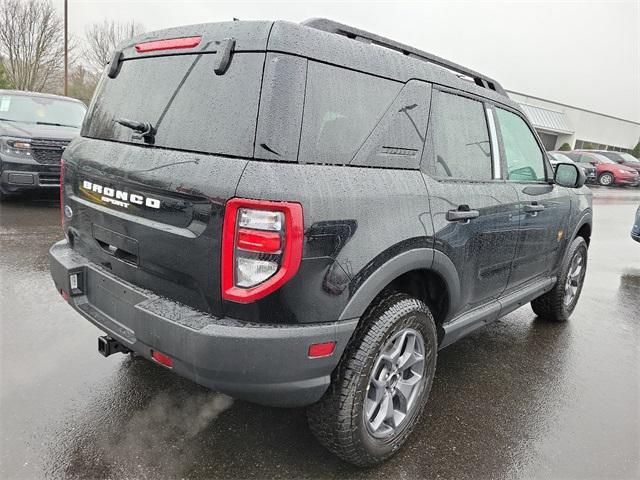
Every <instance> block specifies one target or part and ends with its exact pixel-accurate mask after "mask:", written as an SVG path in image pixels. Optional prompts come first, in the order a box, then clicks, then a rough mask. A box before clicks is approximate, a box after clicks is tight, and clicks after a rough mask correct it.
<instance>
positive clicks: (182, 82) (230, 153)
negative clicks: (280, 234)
mask: <svg viewBox="0 0 640 480" xmlns="http://www.w3.org/2000/svg"><path fill="white" fill-rule="evenodd" d="M221 25H222V26H224V27H225V28H226V29H227V30H228V29H229V28H232V27H228V24H221ZM262 25H263V24H258V26H259V27H261V28H262ZM207 29H208V30H207V32H206V34H203V35H202V42H205V43H202V42H201V43H202V45H201V47H200V46H199V47H196V48H195V50H196V53H193V52H192V51H191V50H188V49H187V50H185V51H182V50H179V51H177V52H176V51H172V50H169V51H168V52H165V51H161V52H151V53H148V52H146V53H145V54H143V55H140V56H139V57H137V56H136V54H135V52H134V51H133V47H130V48H127V49H125V51H126V52H128V53H127V54H125V55H123V56H121V57H120V61H119V65H118V72H117V75H115V77H114V78H111V77H109V76H107V75H104V76H103V78H102V80H101V83H100V86H99V88H98V91H97V92H96V94H95V96H94V99H93V101H92V104H91V107H90V110H89V112H88V115H87V119H86V121H85V125H84V127H83V131H82V137H81V138H80V139H77V140H75V141H74V142H73V143H72V144H71V146H70V147H69V148H68V149H67V151H66V152H65V155H64V161H65V165H64V168H65V171H64V177H65V178H64V182H65V200H64V201H65V205H66V206H69V207H70V208H71V212H67V213H71V217H70V218H68V217H67V218H66V219H65V229H66V231H67V233H68V234H69V238H70V242H72V245H73V248H74V249H76V250H77V251H79V252H80V253H82V254H83V255H85V256H86V257H88V258H89V259H91V260H92V261H94V262H95V263H98V264H100V265H102V266H103V267H105V268H107V269H109V270H111V271H112V272H113V273H114V274H116V275H117V276H119V277H120V278H122V279H124V280H126V281H129V282H131V283H133V284H135V285H138V286H140V287H142V288H147V289H150V290H152V291H154V292H155V293H157V294H159V295H163V296H166V297H168V298H171V299H173V300H176V301H179V302H181V303H184V304H186V305H189V306H192V307H194V308H197V309H199V310H202V311H206V312H209V313H212V314H214V315H222V314H223V312H222V305H221V300H220V255H221V249H220V243H221V234H222V221H223V213H224V205H225V202H226V201H227V200H228V199H229V198H231V197H233V196H234V193H235V189H236V186H237V183H238V181H239V179H240V176H241V174H242V171H243V169H244V167H245V165H246V162H247V160H246V158H249V157H251V155H252V153H253V143H254V138H255V124H256V118H257V112H258V103H259V97H260V85H261V82H262V69H263V65H264V58H265V54H264V52H256V51H250V52H243V51H234V52H233V55H232V57H231V60H230V62H229V63H228V65H227V66H226V69H225V71H224V72H223V73H221V72H220V70H219V69H217V68H216V66H219V63H220V58H219V57H220V55H219V53H218V52H216V51H215V49H212V47H211V46H210V44H211V43H212V42H213V43H215V42H214V41H213V40H212V38H214V37H215V28H213V30H212V26H207ZM263 30H264V28H263ZM190 33H191V35H196V34H198V33H199V32H197V31H195V32H194V31H192V32H190ZM207 39H208V40H207ZM207 42H208V43H207ZM241 43H242V42H238V43H236V45H237V44H241ZM200 48H201V51H200V50H199V49H200ZM132 52H133V53H132ZM120 119H127V120H132V121H134V122H144V123H149V124H150V125H152V126H153V128H154V130H155V136H154V137H153V138H140V134H139V132H136V131H134V130H132V129H130V128H127V127H124V126H122V125H121V123H119V122H117V120H120Z"/></svg>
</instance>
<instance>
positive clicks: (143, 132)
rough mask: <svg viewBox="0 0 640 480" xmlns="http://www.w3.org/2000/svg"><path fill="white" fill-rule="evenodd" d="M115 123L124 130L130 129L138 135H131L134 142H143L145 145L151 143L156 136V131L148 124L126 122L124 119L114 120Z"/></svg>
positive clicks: (133, 121)
mask: <svg viewBox="0 0 640 480" xmlns="http://www.w3.org/2000/svg"><path fill="white" fill-rule="evenodd" d="M115 122H116V123H118V124H120V125H122V126H123V127H125V128H130V129H131V130H133V131H134V132H138V133H139V134H140V135H133V138H134V139H136V140H144V141H145V142H146V143H153V142H154V140H155V136H156V129H155V128H153V125H151V124H150V123H149V122H138V121H136V120H128V119H126V118H116V119H115Z"/></svg>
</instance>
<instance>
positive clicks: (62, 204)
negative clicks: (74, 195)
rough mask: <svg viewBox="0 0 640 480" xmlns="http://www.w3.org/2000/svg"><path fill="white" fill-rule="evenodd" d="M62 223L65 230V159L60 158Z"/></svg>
mask: <svg viewBox="0 0 640 480" xmlns="http://www.w3.org/2000/svg"><path fill="white" fill-rule="evenodd" d="M60 224H61V225H62V230H64V160H62V159H60Z"/></svg>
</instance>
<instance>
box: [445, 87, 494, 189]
mask: <svg viewBox="0 0 640 480" xmlns="http://www.w3.org/2000/svg"><path fill="white" fill-rule="evenodd" d="M436 96H437V101H436V105H437V107H436V108H437V113H436V115H435V117H434V121H433V130H434V132H433V135H434V137H433V145H434V153H435V167H434V171H435V175H436V176H437V177H441V178H448V177H449V178H456V179H466V180H491V178H492V176H491V146H490V143H489V131H488V129H487V119H486V116H485V112H484V107H483V105H482V103H481V102H478V101H476V100H471V99H469V98H466V97H461V96H459V95H454V94H451V93H445V92H440V91H438V92H436Z"/></svg>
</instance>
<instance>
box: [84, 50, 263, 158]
mask: <svg viewBox="0 0 640 480" xmlns="http://www.w3.org/2000/svg"><path fill="white" fill-rule="evenodd" d="M215 61H216V55H213V54H200V55H171V56H161V57H148V58H140V59H136V60H126V61H124V62H123V63H122V66H121V69H120V72H119V74H118V76H117V77H116V78H113V79H112V78H108V77H104V78H103V80H102V82H101V87H100V89H99V91H98V92H97V94H96V96H95V98H94V100H93V102H92V110H91V111H90V112H89V114H88V116H87V120H86V122H85V125H84V128H83V131H82V135H83V136H87V137H93V138H99V139H104V140H115V141H119V142H127V143H143V142H142V141H141V140H136V139H135V138H133V136H134V135H135V132H132V130H130V129H128V128H125V127H123V126H121V125H119V124H117V123H116V122H115V120H116V119H128V120H134V121H137V122H148V123H150V124H151V125H153V126H154V127H155V128H156V129H157V133H156V136H155V145H157V146H160V147H167V148H175V149H180V150H193V151H198V152H205V153H219V154H225V155H235V156H244V157H251V156H252V155H253V141H254V136H255V126H256V117H257V114H258V101H259V96H260V83H261V81H262V67H263V63H264V53H237V54H235V55H234V56H233V59H232V61H231V63H230V65H229V67H228V69H227V71H226V72H225V73H224V74H223V75H216V74H215V72H214V67H215Z"/></svg>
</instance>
